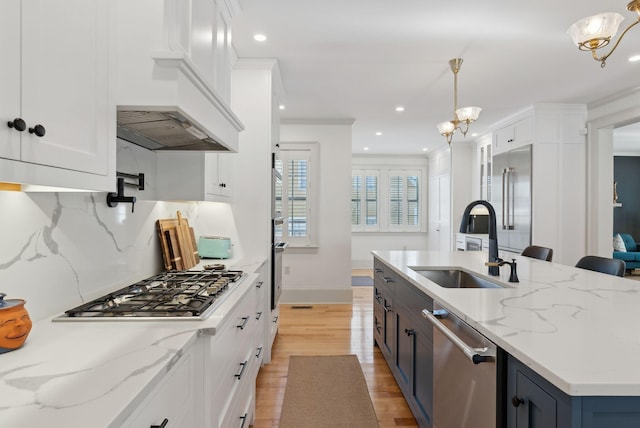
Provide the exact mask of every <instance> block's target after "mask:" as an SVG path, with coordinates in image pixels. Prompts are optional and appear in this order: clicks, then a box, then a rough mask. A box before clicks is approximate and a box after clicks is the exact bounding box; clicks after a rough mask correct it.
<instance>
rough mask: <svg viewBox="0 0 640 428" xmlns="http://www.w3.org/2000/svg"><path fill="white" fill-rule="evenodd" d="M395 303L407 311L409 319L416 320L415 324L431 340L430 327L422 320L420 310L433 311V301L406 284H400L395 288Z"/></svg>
mask: <svg viewBox="0 0 640 428" xmlns="http://www.w3.org/2000/svg"><path fill="white" fill-rule="evenodd" d="M395 301H396V303H398V304H400V305H402V306H403V307H404V308H406V310H407V311H408V313H409V315H410V317H411V318H412V319H413V320H416V321H417V322H416V324H417V325H418V326H419V327H420V329H421V330H423V331H424V332H425V333H426V334H427V336H428V337H430V338H431V334H432V333H431V331H432V330H431V325H430V324H429V323H428V322H425V320H424V319H423V318H422V310H423V309H428V310H429V311H432V310H433V299H431V298H430V297H429V296H427V295H426V294H424V293H422V292H421V291H419V290H417V289H416V288H415V287H414V286H413V285H411V284H409V283H407V282H401V283H400V284H398V286H397V287H396V295H395Z"/></svg>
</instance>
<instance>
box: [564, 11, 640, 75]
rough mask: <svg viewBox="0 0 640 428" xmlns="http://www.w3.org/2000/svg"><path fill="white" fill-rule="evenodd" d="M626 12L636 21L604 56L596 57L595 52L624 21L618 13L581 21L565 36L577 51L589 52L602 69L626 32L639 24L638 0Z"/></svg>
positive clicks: (605, 44)
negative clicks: (567, 36)
mask: <svg viewBox="0 0 640 428" xmlns="http://www.w3.org/2000/svg"><path fill="white" fill-rule="evenodd" d="M627 10H628V11H629V12H636V13H637V14H638V19H636V20H635V21H634V22H633V23H632V24H631V25H629V26H628V27H627V28H626V29H625V30H624V31H623V32H622V34H620V38H619V39H618V41H617V42H616V44H615V45H613V49H611V51H610V52H609V53H608V54H606V55H602V56H601V57H598V54H597V53H596V50H597V49H600V48H603V47H605V46H607V45H608V44H609V42H610V41H611V38H612V37H613V36H615V35H616V32H617V31H618V26H620V23H621V22H622V20H623V19H624V17H623V16H622V15H620V14H619V13H616V12H607V13H601V14H598V15H593V16H590V17H588V18H584V19H581V20H580V21H578V22H576V23H575V24H573V25H572V26H571V27H569V29H568V30H567V34H569V35H570V36H571V38H572V39H573V43H575V44H576V45H577V46H578V49H580V50H581V51H591V55H592V56H593V59H595V60H596V61H600V67H604V66H605V65H606V60H607V58H609V55H611V54H612V53H613V51H615V50H616V48H617V47H618V45H619V44H620V41H621V40H622V38H623V37H624V35H625V34H627V31H629V30H630V29H631V27H633V26H634V25H636V24H637V23H638V22H640V0H633V1H631V2H630V3H629V4H628V5H627Z"/></svg>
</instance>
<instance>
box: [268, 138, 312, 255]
mask: <svg viewBox="0 0 640 428" xmlns="http://www.w3.org/2000/svg"><path fill="white" fill-rule="evenodd" d="M280 147H281V148H280V154H279V160H278V161H277V162H276V169H278V171H279V172H280V174H282V178H283V180H282V189H281V190H280V191H279V192H278V191H277V192H276V206H277V207H279V208H280V209H281V212H282V216H283V217H284V218H285V219H286V227H285V229H284V231H283V240H284V241H286V242H288V243H289V244H290V245H292V246H309V245H315V235H316V234H315V212H314V200H313V185H312V184H313V169H312V168H313V159H314V158H315V157H316V153H317V146H316V145H315V144H284V143H282V144H281V145H280Z"/></svg>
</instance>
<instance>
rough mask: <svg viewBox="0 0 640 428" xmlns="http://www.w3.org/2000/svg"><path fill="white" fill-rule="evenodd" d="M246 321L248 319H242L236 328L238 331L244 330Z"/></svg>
mask: <svg viewBox="0 0 640 428" xmlns="http://www.w3.org/2000/svg"><path fill="white" fill-rule="evenodd" d="M248 321H249V317H242V323H240V324H238V325H237V326H236V327H238V328H239V329H240V330H244V328H245V327H246V326H247V322H248Z"/></svg>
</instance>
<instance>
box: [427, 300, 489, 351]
mask: <svg viewBox="0 0 640 428" xmlns="http://www.w3.org/2000/svg"><path fill="white" fill-rule="evenodd" d="M434 312H435V313H436V314H441V311H434ZM434 312H430V311H429V310H428V309H423V310H422V317H423V318H426V319H427V320H429V321H430V322H431V324H433V326H434V327H436V328H437V329H438V330H440V332H441V333H442V334H444V335H445V336H446V337H447V338H448V339H449V340H450V341H451V342H453V344H454V345H456V346H457V347H458V348H459V349H460V350H461V351H462V352H463V353H464V355H466V356H467V357H468V358H469V359H470V360H471V362H473V364H480V363H486V362H491V361H494V360H495V355H492V354H491V353H488V354H487V352H489V348H488V347H485V348H473V347H471V346H469V345H467V344H466V343H465V342H464V341H463V340H462V339H460V338H459V337H458V336H456V335H455V333H454V332H452V331H451V330H449V329H448V328H447V327H446V326H445V325H444V324H442V323H441V322H440V320H439V319H438V318H437V317H436V315H435V314H434Z"/></svg>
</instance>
